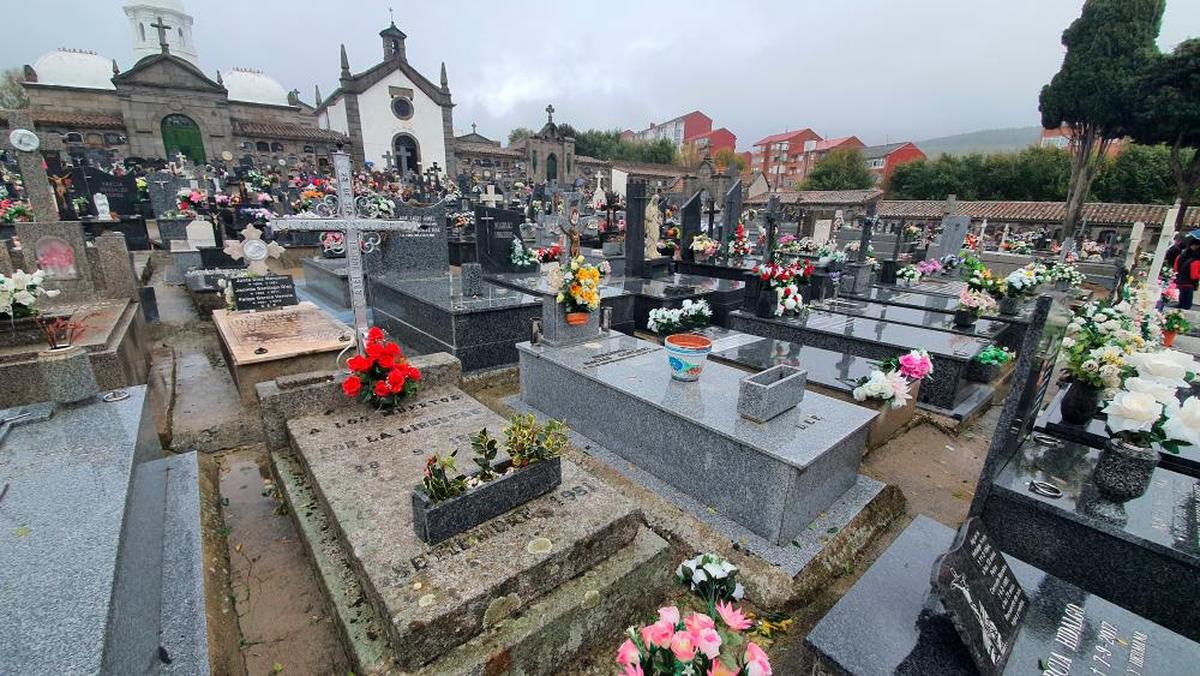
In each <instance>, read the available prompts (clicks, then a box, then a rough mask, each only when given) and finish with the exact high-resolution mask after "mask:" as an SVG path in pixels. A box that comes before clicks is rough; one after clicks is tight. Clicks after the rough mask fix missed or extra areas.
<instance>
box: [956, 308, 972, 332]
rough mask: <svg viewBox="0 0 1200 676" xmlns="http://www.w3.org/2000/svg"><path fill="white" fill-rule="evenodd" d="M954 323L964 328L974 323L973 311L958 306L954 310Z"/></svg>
mask: <svg viewBox="0 0 1200 676" xmlns="http://www.w3.org/2000/svg"><path fill="white" fill-rule="evenodd" d="M954 325H955V326H957V327H958V328H960V329H965V328H968V327H971V326H974V325H975V313H974V312H972V311H971V310H969V309H967V308H959V309H957V310H955V311H954Z"/></svg>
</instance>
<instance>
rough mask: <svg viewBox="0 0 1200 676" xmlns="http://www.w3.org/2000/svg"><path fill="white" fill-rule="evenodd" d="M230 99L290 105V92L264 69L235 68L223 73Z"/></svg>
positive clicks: (222, 76)
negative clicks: (266, 73)
mask: <svg viewBox="0 0 1200 676" xmlns="http://www.w3.org/2000/svg"><path fill="white" fill-rule="evenodd" d="M221 78H222V79H223V80H224V82H225V88H226V89H228V90H229V100H230V101H245V102H247V103H269V104H271V105H276V106H286V105H288V93H287V91H285V90H284V88H283V85H281V84H279V83H278V82H276V81H275V80H273V79H271V78H270V77H269V76H267V75H264V74H263V73H262V71H257V70H250V69H249V68H234V69H233V70H229V71H225V72H224V73H221Z"/></svg>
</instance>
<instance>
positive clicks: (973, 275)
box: [962, 256, 998, 292]
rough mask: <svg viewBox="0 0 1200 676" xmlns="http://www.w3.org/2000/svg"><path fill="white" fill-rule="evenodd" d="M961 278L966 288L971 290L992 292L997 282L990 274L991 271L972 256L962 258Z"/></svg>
mask: <svg viewBox="0 0 1200 676" xmlns="http://www.w3.org/2000/svg"><path fill="white" fill-rule="evenodd" d="M962 278H963V281H965V282H966V283H967V288H969V289H970V290H972V291H986V292H992V291H994V290H995V288H996V285H997V283H998V282H997V280H996V278H995V277H993V276H992V271H991V270H989V269H988V267H987V266H986V265H984V264H983V262H982V261H980V260H979V259H978V258H975V257H974V256H968V257H967V258H965V259H963V271H962Z"/></svg>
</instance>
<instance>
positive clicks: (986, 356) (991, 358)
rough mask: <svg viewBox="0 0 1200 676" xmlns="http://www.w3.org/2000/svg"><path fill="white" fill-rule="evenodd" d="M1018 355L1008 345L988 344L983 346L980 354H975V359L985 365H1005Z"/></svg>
mask: <svg viewBox="0 0 1200 676" xmlns="http://www.w3.org/2000/svg"><path fill="white" fill-rule="evenodd" d="M1015 357H1016V355H1015V354H1013V351H1012V350H1010V349H1008V348H1007V347H1000V346H999V345H988V346H987V347H985V348H983V350H982V351H980V353H979V354H977V355H975V361H977V362H979V363H980V364H983V365H984V366H1004V365H1005V364H1007V363H1008V362H1010V361H1012V360H1013V359H1014V358H1015Z"/></svg>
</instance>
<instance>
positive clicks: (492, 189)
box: [479, 183, 504, 209]
mask: <svg viewBox="0 0 1200 676" xmlns="http://www.w3.org/2000/svg"><path fill="white" fill-rule="evenodd" d="M479 201H480V202H483V203H484V204H486V205H488V206H489V207H492V208H493V209H495V208H496V204H497V203H499V202H503V201H504V195H501V194H500V193H498V192H496V186H495V185H493V184H491V183H489V184H488V187H487V191H486V192H484V193H483V194H482V195H480V196H479Z"/></svg>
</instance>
